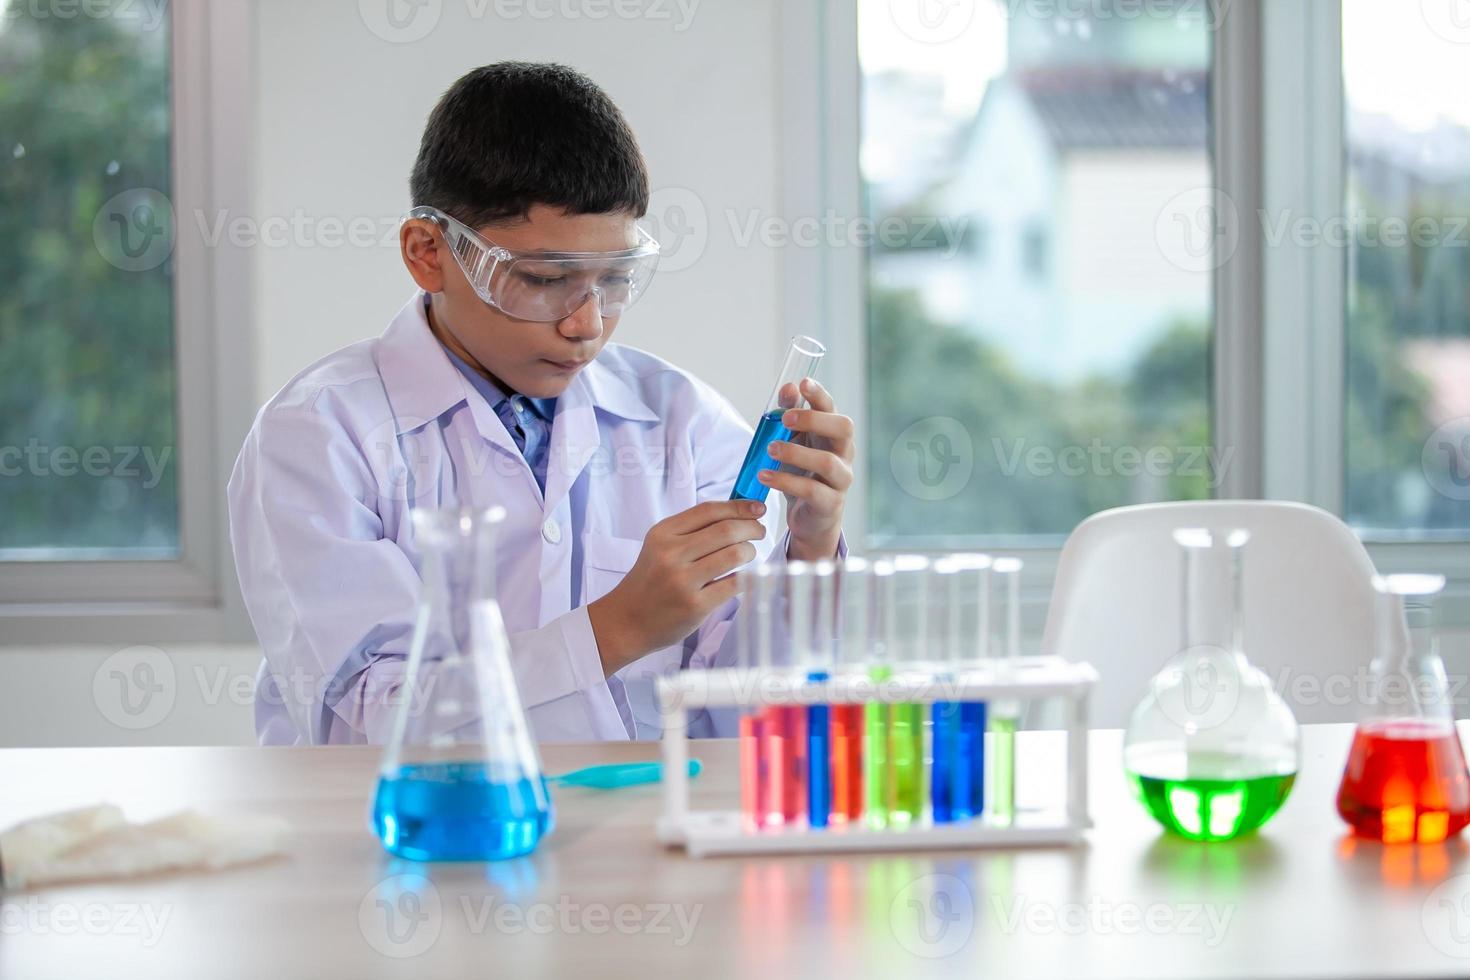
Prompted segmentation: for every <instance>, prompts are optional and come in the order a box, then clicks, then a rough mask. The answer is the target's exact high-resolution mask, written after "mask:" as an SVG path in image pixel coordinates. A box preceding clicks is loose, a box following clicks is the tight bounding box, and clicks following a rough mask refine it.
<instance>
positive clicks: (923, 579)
mask: <svg viewBox="0 0 1470 980" xmlns="http://www.w3.org/2000/svg"><path fill="white" fill-rule="evenodd" d="M893 572H894V574H892V575H889V576H888V577H887V579H886V580H885V582H884V586H885V588H886V591H885V593H884V596H883V598H884V600H885V601H884V602H882V603H880V605H882V606H884V607H886V608H885V610H884V613H883V620H884V628H885V634H886V643H885V646H886V647H887V651H888V656H889V659H890V662H891V663H892V664H894V665H895V666H896V667H898V668H899V669H903V668H904V667H905V666H907V667H909V668H910V669H912V668H913V667H914V665H916V664H918V663H920V662H922V661H923V660H924V659H925V658H926V655H927V651H926V650H925V648H924V647H925V642H926V638H927V636H928V630H927V625H928V624H927V622H926V615H927V612H928V597H927V594H926V589H927V587H928V578H929V559H928V558H925V557H924V556H923V555H897V556H895V557H894V559H893ZM928 714H929V711H928V705H923V704H894V705H889V707H888V767H887V768H888V825H889V826H890V827H899V828H902V827H908V826H911V825H913V824H917V823H919V822H920V821H921V820H922V819H923V817H924V806H925V803H926V802H927V801H928V798H929V793H928V787H927V786H926V785H925V782H926V780H925V778H924V776H925V770H926V769H927V768H928V767H927V765H926V764H925V758H924V725H925V721H926V717H927V715H928Z"/></svg>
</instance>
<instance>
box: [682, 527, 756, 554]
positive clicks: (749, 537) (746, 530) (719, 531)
mask: <svg viewBox="0 0 1470 980" xmlns="http://www.w3.org/2000/svg"><path fill="white" fill-rule="evenodd" d="M765 536H766V526H765V525H764V524H762V523H761V522H760V521H751V520H738V521H721V522H719V523H718V524H711V525H710V526H709V527H706V528H702V529H700V530H698V531H695V532H694V533H693V534H686V535H684V537H682V538H681V539H680V540H679V548H678V556H679V557H680V558H681V559H682V560H684V561H698V560H699V559H701V558H704V557H705V556H706V555H711V554H714V553H715V552H717V551H719V550H720V549H721V548H725V547H728V546H730V545H732V544H738V543H739V542H742V541H759V540H761V539H762V538H764V537H765Z"/></svg>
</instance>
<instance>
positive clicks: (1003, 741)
mask: <svg viewBox="0 0 1470 980" xmlns="http://www.w3.org/2000/svg"><path fill="white" fill-rule="evenodd" d="M990 569H991V572H992V577H993V579H994V581H995V585H996V589H997V592H998V593H1000V594H1003V595H1004V596H1005V612H1006V618H1005V648H1004V654H1003V656H1004V658H1005V665H1006V667H1007V675H1009V668H1013V667H1015V666H1016V662H1017V660H1019V658H1020V655H1021V560H1020V559H1019V558H997V559H996V560H995V561H994V563H992V564H991V566H990ZM1020 722H1021V705H1020V702H1018V701H1011V700H1002V701H997V702H995V703H994V704H993V705H991V711H990V732H991V734H992V735H993V736H994V739H993V742H994V744H993V746H992V750H993V751H992V752H991V759H992V766H991V773H992V779H993V784H992V786H991V792H990V800H991V807H990V813H991V818H992V820H993V821H994V822H995V823H996V824H998V825H1000V826H1002V827H1009V826H1010V825H1011V824H1012V823H1014V822H1015V819H1016V729H1017V728H1019V727H1020Z"/></svg>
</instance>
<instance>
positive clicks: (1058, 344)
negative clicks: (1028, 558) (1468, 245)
mask: <svg viewBox="0 0 1470 980" xmlns="http://www.w3.org/2000/svg"><path fill="white" fill-rule="evenodd" d="M916 6H922V5H914V4H891V3H889V2H888V0H858V6H857V27H858V53H859V61H860V65H861V83H860V84H861V92H860V98H861V105H862V111H861V114H860V119H861V127H862V131H861V134H860V141H861V148H860V154H859V159H860V166H861V173H862V180H863V197H864V200H865V201H866V202H867V207H868V210H869V217H870V219H871V220H872V221H873V223H874V225H875V227H878V228H879V229H882V228H883V227H885V225H886V224H889V223H892V222H895V221H896V222H900V223H907V224H912V225H915V226H923V227H937V228H940V229H944V230H946V232H947V233H948V234H951V235H952V236H953V241H954V243H955V247H954V248H951V249H947V250H946V249H928V250H924V251H917V250H903V251H895V250H888V249H880V248H874V249H872V250H870V252H869V255H868V274H867V280H866V293H867V309H868V317H867V324H868V325H867V330H868V357H867V362H868V383H867V392H868V395H867V405H866V419H867V426H866V437H865V439H864V444H865V445H866V446H867V447H868V452H869V459H868V470H867V478H868V487H867V493H868V497H867V505H866V510H867V518H868V531H869V535H870V537H871V538H872V539H873V540H874V541H876V542H880V543H881V542H885V541H887V542H895V543H906V542H913V543H916V544H922V543H923V541H924V539H938V540H939V541H942V542H944V543H946V544H952V543H954V542H955V541H956V540H957V539H974V538H975V537H976V536H977V535H978V536H980V537H983V538H985V539H986V540H996V539H1013V540H1019V541H1020V542H1021V543H1029V542H1037V543H1045V542H1054V541H1056V540H1058V539H1059V538H1060V537H1061V536H1063V535H1065V534H1067V533H1068V532H1069V531H1071V529H1072V528H1073V527H1074V526H1075V525H1076V524H1077V523H1078V522H1079V521H1081V520H1082V519H1083V518H1085V517H1087V516H1088V515H1089V514H1092V513H1093V512H1095V511H1098V510H1101V509H1104V508H1107V507H1112V506H1118V505H1122V504H1129V503H1137V502H1143V501H1151V500H1164V499H1180V498H1199V497H1206V496H1209V495H1210V493H1211V487H1212V481H1213V471H1212V468H1211V448H1210V446H1211V431H1210V371H1211V362H1210V353H1209V350H1210V334H1211V327H1212V322H1213V301H1212V288H1213V281H1212V270H1213V268H1214V265H1213V263H1212V261H1211V247H1212V246H1211V242H1212V241H1213V238H1212V235H1213V226H1212V225H1210V224H1209V223H1208V221H1207V223H1206V225H1204V226H1201V227H1195V226H1194V225H1192V224H1190V223H1189V222H1191V221H1194V220H1195V219H1196V218H1199V219H1200V220H1201V221H1206V219H1208V218H1209V216H1208V214H1207V213H1206V212H1207V211H1208V207H1207V204H1208V200H1209V198H1208V196H1207V189H1208V188H1209V187H1211V184H1212V168H1211V160H1210V155H1209V135H1210V122H1209V121H1210V106H1209V98H1208V87H1209V86H1208V80H1209V73H1210V66H1211V36H1210V24H1209V23H1208V17H1207V14H1208V8H1207V5H1205V4H1201V3H1199V2H1197V0H1179V2H1178V3H1173V2H1164V0H1157V2H1151V3H1148V4H1138V3H1132V2H1129V0H1122V2H1119V3H1113V2H1110V0H1093V2H1089V3H1083V4H1027V3H1014V2H1009V3H1008V2H1003V0H976V2H975V3H960V4H949V5H944V6H943V8H942V9H941V5H934V10H933V11H931V13H934V14H935V16H932V17H928V18H924V17H921V16H919V15H917V14H915V15H913V16H910V14H911V13H912V9H911V8H914V7H916ZM1161 216H1162V217H1161ZM1171 217H1178V218H1179V219H1181V220H1182V221H1183V222H1184V223H1183V225H1181V226H1176V225H1175V224H1174V223H1173V222H1172V221H1171V220H1169V219H1170V218H1171ZM967 229H983V232H975V231H970V230H967ZM982 235H983V238H982V237H981V236H982ZM1170 236H1172V237H1170ZM976 239H980V240H983V241H984V242H985V247H983V248H975V247H964V245H965V243H966V241H967V240H968V241H974V240H976ZM1200 243H1203V244H1200Z"/></svg>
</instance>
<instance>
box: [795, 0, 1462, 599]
mask: <svg viewBox="0 0 1470 980" xmlns="http://www.w3.org/2000/svg"><path fill="white" fill-rule="evenodd" d="M796 6H802V7H803V8H804V9H799V10H798V9H792V8H794V7H796ZM1211 9H1212V13H1213V15H1214V22H1215V23H1216V24H1217V25H1218V29H1217V30H1216V31H1215V33H1214V36H1213V38H1212V58H1211V65H1210V86H1211V89H1210V90H1211V108H1210V111H1211V136H1212V139H1211V158H1212V166H1213V171H1214V181H1215V188H1216V189H1218V190H1219V191H1221V192H1222V193H1223V194H1224V195H1225V196H1226V197H1227V198H1228V199H1229V200H1230V201H1231V202H1232V203H1233V204H1234V206H1235V209H1236V215H1235V217H1236V220H1237V222H1238V226H1237V227H1238V229H1239V231H1240V232H1241V234H1240V235H1239V239H1238V244H1237V245H1236V248H1235V251H1234V252H1233V254H1232V255H1231V256H1230V257H1229V259H1228V260H1227V261H1224V262H1222V263H1220V264H1219V265H1218V267H1217V268H1216V270H1215V272H1214V282H1213V293H1214V323H1213V330H1212V337H1211V344H1212V352H1213V363H1212V366H1211V386H1212V391H1211V393H1210V399H1211V412H1212V419H1211V421H1212V429H1213V436H1214V441H1215V444H1216V445H1217V446H1221V447H1229V448H1231V449H1233V451H1234V455H1233V456H1232V458H1231V465H1230V467H1229V468H1228V469H1227V471H1226V472H1225V474H1223V477H1222V479H1221V483H1220V487H1219V490H1218V492H1217V496H1218V497H1220V498H1242V499H1251V498H1271V499H1282V500H1296V501H1303V502H1306V503H1310V504H1314V505H1316V506H1318V507H1322V508H1323V509H1325V510H1328V511H1329V512H1331V513H1333V514H1337V515H1339V516H1340V515H1341V514H1342V512H1343V500H1344V483H1345V479H1346V469H1345V458H1344V456H1345V454H1344V446H1343V426H1344V411H1345V409H1344V358H1345V339H1346V318H1345V315H1344V314H1345V306H1346V255H1345V254H1343V252H1342V251H1341V250H1338V249H1331V248H1320V247H1319V248H1312V247H1308V246H1304V245H1290V244H1282V245H1279V246H1276V247H1274V248H1271V249H1269V250H1268V249H1267V248H1266V246H1265V243H1264V240H1263V239H1264V236H1263V235H1262V234H1261V233H1260V224H1259V216H1260V215H1261V214H1262V213H1263V212H1264V213H1266V214H1273V213H1274V214H1280V213H1283V212H1285V211H1290V212H1291V213H1294V214H1308V215H1315V216H1319V217H1321V218H1323V219H1325V218H1327V217H1331V216H1336V215H1340V214H1342V213H1343V211H1344V208H1345V188H1346V171H1345V156H1346V148H1345V146H1344V143H1343V135H1344V133H1343V130H1344V93H1343V78H1342V19H1341V16H1342V8H1341V0H1297V2H1294V3H1289V4H1288V3H1272V2H1266V0H1213V2H1212V5H1211ZM782 18H783V25H782V26H783V36H784V39H785V41H784V47H783V52H782V87H783V95H785V96H786V111H785V113H784V115H783V118H782V130H781V136H782V144H781V145H782V150H783V159H784V161H785V173H784V174H783V177H784V178H785V187H786V192H785V197H784V200H783V202H782V203H783V206H784V207H785V208H786V209H787V214H788V216H792V217H794V216H797V215H802V214H822V213H827V212H829V211H830V212H835V213H837V214H839V215H853V216H857V215H861V214H863V208H862V205H863V200H862V181H861V176H860V173H859V170H858V164H857V161H858V148H859V145H860V138H861V133H860V119H859V107H860V95H861V77H860V76H861V71H860V67H859V65H858V62H857V57H858V55H857V50H858V49H857V4H856V0H819V2H817V3H815V4H814V5H812V6H811V7H810V8H806V7H805V5H783V10H782ZM813 51H818V52H819V53H820V56H819V58H818V64H817V67H816V71H815V72H814V71H813V67H812V52H813ZM1281 92H1286V93H1291V92H1295V93H1299V94H1300V98H1298V99H1283V98H1267V97H1265V93H1281ZM814 251H817V250H797V249H788V250H787V251H786V253H785V254H784V255H783V257H782V269H783V279H782V282H783V299H782V304H783V305H782V308H783V310H784V312H785V313H786V315H787V319H786V321H785V322H786V323H788V324H789V323H803V324H811V325H814V328H815V329H817V330H819V331H820V333H821V336H822V338H823V340H824V341H825V342H827V344H828V348H829V350H832V351H834V352H835V354H836V356H835V357H833V356H829V361H831V362H832V368H831V372H830V374H829V375H828V379H829V380H830V382H831V384H832V386H833V387H834V388H835V390H836V392H837V393H838V396H839V399H840V401H841V406H842V409H843V410H844V411H845V412H847V413H848V414H849V415H851V416H852V417H853V419H854V421H855V423H856V425H857V431H858V434H859V440H860V441H859V459H860V464H864V465H867V463H868V458H867V457H866V456H865V455H864V449H865V448H866V447H864V446H863V445H862V443H861V439H862V437H863V434H864V433H866V432H867V425H866V421H867V418H866V416H867V402H868V392H867V370H868V365H867V361H866V343H865V339H866V326H867V320H866V314H867V310H866V283H867V270H866V262H865V256H864V255H863V254H862V253H861V250H859V249H853V248H847V249H829V250H825V252H824V253H823V254H821V255H814V254H810V253H812V252H814ZM1303 284H1305V285H1303ZM1304 392H1305V393H1306V395H1305V396H1304V395H1303V393H1304ZM1304 397H1305V399H1306V402H1305V410H1304V402H1303V399H1304ZM880 455H881V454H880ZM861 475H863V474H861V473H860V476H861ZM864 482H865V481H864V480H863V479H861V478H860V479H859V480H858V481H857V484H856V485H855V487H854V490H853V491H852V492H851V493H850V495H849V503H848V508H847V516H846V528H847V536H848V539H849V541H850V542H851V543H852V544H853V546H854V548H855V549H863V550H866V551H870V552H893V551H898V550H917V551H923V550H934V549H938V548H948V547H980V546H981V545H982V542H981V540H980V539H979V538H978V536H977V538H975V539H969V540H965V539H956V538H946V539H943V540H941V539H939V538H935V539H925V538H917V537H904V538H902V539H885V538H880V537H876V536H873V535H870V534H869V532H868V527H867V518H868V513H867V499H866V495H865V492H864V489H863V484H864ZM1062 540H1063V538H1061V537H1058V538H1055V539H1040V538H1030V539H1022V540H1014V541H1012V542H1009V543H1008V542H1006V541H1004V540H999V539H996V538H994V537H990V538H986V539H985V541H984V545H985V546H988V547H990V548H992V549H993V548H997V547H1004V548H1005V549H1006V550H1007V551H1009V552H1012V553H1015V554H1017V555H1018V556H1020V557H1022V558H1023V559H1024V560H1025V561H1026V572H1025V575H1024V583H1025V596H1026V604H1027V620H1028V624H1031V623H1036V624H1039V621H1040V618H1041V617H1042V616H1044V607H1045V603H1046V600H1047V598H1048V595H1049V592H1050V587H1051V582H1052V580H1053V578H1054V577H1055V571H1056V563H1057V558H1058V556H1059V554H1060V549H1061V544H1062ZM1363 540H1364V545H1365V547H1366V548H1367V549H1368V552H1369V554H1370V556H1371V557H1372V559H1373V561H1374V563H1375V564H1376V565H1377V567H1378V568H1379V569H1380V570H1381V571H1382V572H1384V573H1385V574H1387V573H1392V572H1397V571H1409V570H1419V571H1422V570H1426V569H1432V570H1435V571H1439V572H1443V573H1444V574H1446V576H1447V577H1448V579H1449V585H1448V587H1447V590H1446V597H1445V600H1444V602H1443V603H1442V604H1441V621H1442V622H1443V623H1445V624H1446V625H1452V626H1453V625H1461V626H1463V625H1470V542H1465V543H1459V542H1422V543H1421V542H1401V541H1385V540H1376V539H1374V538H1373V537H1372V536H1371V535H1370V536H1367V537H1364V539H1363Z"/></svg>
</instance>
